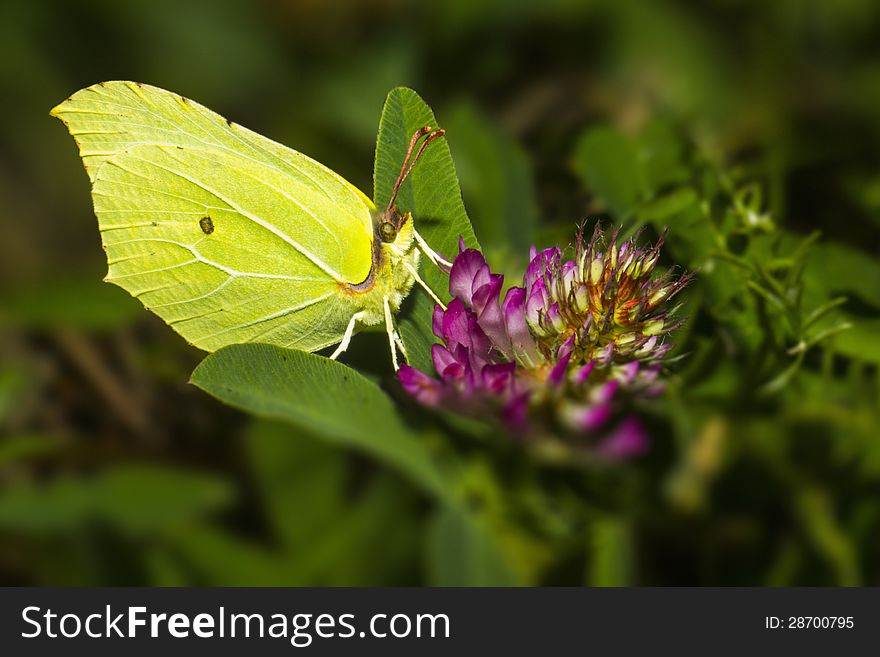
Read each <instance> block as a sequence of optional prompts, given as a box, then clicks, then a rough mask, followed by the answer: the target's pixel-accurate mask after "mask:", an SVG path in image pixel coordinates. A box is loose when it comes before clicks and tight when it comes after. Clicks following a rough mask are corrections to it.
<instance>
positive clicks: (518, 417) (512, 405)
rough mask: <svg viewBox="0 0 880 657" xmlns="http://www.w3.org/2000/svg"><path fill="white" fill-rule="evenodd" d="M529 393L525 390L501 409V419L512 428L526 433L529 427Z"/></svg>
mask: <svg viewBox="0 0 880 657" xmlns="http://www.w3.org/2000/svg"><path fill="white" fill-rule="evenodd" d="M528 417H529V393H527V392H524V393H522V394H519V395H517V396H516V397H514V398H513V399H511V400H510V401H509V402H507V404H506V405H505V406H504V409H503V410H502V411H501V419H502V420H503V421H504V424H506V425H507V426H508V427H510V429H512V430H513V431H515V432H517V433H524V432H525V430H526V428H527V427H528Z"/></svg>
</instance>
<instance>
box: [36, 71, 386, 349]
mask: <svg viewBox="0 0 880 657" xmlns="http://www.w3.org/2000/svg"><path fill="white" fill-rule="evenodd" d="M53 114H55V115H56V116H59V117H60V118H62V120H64V121H65V123H66V124H67V126H68V128H69V129H70V132H71V134H72V135H73V136H74V138H75V139H76V141H77V143H78V145H79V148H80V154H81V156H82V158H83V163H84V165H85V167H86V171H87V172H88V174H89V177H90V179H91V180H92V197H93V201H94V205H95V213H96V215H97V216H98V224H99V227H100V229H101V237H102V241H103V243H104V248H105V250H106V251H107V259H108V264H109V273H108V277H107V280H109V281H111V282H113V283H116V284H118V285H120V286H121V287H123V288H125V289H126V290H128V291H129V292H130V293H131V294H132V295H134V296H136V297H138V298H140V299H141V301H142V302H143V303H144V305H145V306H146V307H147V308H149V309H151V310H153V311H154V312H155V313H156V314H158V315H159V316H160V317H162V318H163V319H164V320H165V321H166V322H167V323H168V324H169V325H171V326H172V327H173V328H174V329H175V330H177V331H178V332H179V333H180V334H181V335H183V336H184V337H185V338H186V339H187V340H188V341H190V342H191V343H193V344H195V345H196V346H198V347H200V348H202V349H206V350H208V351H213V350H215V349H218V348H220V347H222V346H224V345H226V344H231V343H236V342H248V341H260V342H268V343H271V344H280V345H285V346H296V347H298V348H300V349H304V350H307V351H314V350H316V349H320V348H321V347H324V346H327V345H330V344H334V343H335V342H338V341H339V339H340V338H341V336H342V334H343V332H344V330H345V327H346V325H347V323H348V320H349V318H350V317H351V315H352V314H353V312H355V311H356V310H357V309H356V308H354V307H353V306H352V304H350V303H348V302H346V301H344V300H343V299H342V298H341V297H340V296H339V295H338V293H337V292H338V290H339V286H340V285H341V284H344V283H356V282H360V281H362V280H364V279H365V278H366V277H367V275H368V274H369V270H370V266H371V263H372V257H371V249H372V239H373V228H372V219H371V215H370V211H371V209H372V207H373V206H372V203H370V201H369V199H367V198H366V197H365V196H364V195H363V194H362V193H361V192H359V191H358V190H357V189H356V188H355V187H354V186H352V185H351V184H350V183H348V182H346V181H345V180H344V179H343V178H341V177H340V176H338V175H337V174H335V173H334V172H332V171H331V170H329V169H327V168H326V167H324V166H323V165H321V164H319V163H317V162H315V161H314V160H311V159H310V158H308V157H306V156H304V155H302V154H300V153H297V152H296V151H293V150H291V149H288V148H286V147H284V146H281V145H280V144H276V143H275V142H272V141H271V140H268V139H266V138H264V137H261V136H259V135H257V134H256V133H253V132H251V131H249V130H246V129H244V128H241V127H240V126H237V125H235V124H230V123H228V122H227V121H226V120H225V119H224V118H223V117H221V116H219V115H217V114H215V113H213V112H211V111H210V110H208V109H206V108H204V107H202V106H200V105H198V104H196V103H193V102H192V101H188V100H185V99H183V98H181V97H179V96H177V95H175V94H172V93H170V92H167V91H164V90H161V89H157V88H155V87H149V86H146V85H137V84H134V83H126V82H111V83H104V84H102V85H96V86H94V87H90V88H88V89H84V90H82V91H80V92H77V93H76V94H74V96H73V97H72V98H71V99H69V100H68V101H66V102H65V103H62V104H61V105H60V106H59V107H57V108H56V109H55V110H53Z"/></svg>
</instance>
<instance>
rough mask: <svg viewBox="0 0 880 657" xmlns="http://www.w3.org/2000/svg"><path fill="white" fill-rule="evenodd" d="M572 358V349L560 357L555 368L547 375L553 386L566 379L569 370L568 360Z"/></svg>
mask: <svg viewBox="0 0 880 657" xmlns="http://www.w3.org/2000/svg"><path fill="white" fill-rule="evenodd" d="M570 359H571V351H569V352H568V353H567V354H565V355H564V356H563V357H562V358H560V359H559V362H557V363H556V364H555V365H554V366H553V369H552V370H550V374H549V376H548V377H547V382H548V383H549V384H550V385H551V386H554V387H555V386H558V385H559V384H560V383H562V382H563V381H565V373H566V372H567V371H568V361H569V360H570Z"/></svg>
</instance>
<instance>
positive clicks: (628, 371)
mask: <svg viewBox="0 0 880 657" xmlns="http://www.w3.org/2000/svg"><path fill="white" fill-rule="evenodd" d="M622 369H623V382H624V383H625V384H626V385H629V384H631V383H632V382H633V381H635V378H636V375H637V374H638V373H639V361H637V360H634V361H631V362H629V363H627V364H626V365H624V366H623V368H622Z"/></svg>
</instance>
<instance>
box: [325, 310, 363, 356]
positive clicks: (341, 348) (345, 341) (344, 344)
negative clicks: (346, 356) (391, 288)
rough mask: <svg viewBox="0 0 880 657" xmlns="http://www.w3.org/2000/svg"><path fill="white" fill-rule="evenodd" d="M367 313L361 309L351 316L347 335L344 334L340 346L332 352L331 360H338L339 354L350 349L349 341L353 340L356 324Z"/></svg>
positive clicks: (346, 331)
mask: <svg viewBox="0 0 880 657" xmlns="http://www.w3.org/2000/svg"><path fill="white" fill-rule="evenodd" d="M365 314H366V313H365V312H363V311H361V312H359V313H355V314H354V315H352V316H351V320H350V321H349V322H348V326H347V327H346V329H345V335H343V336H342V341H341V342H340V343H339V346H338V347H336V351H334V352H333V353H332V354H331V356H330V360H336V359H337V358H339V354H341V353H342V352H343V351H345V350H346V349H348V343H349V342H351V336H352V335H353V334H354V325H355V324H356V323H357V321H358V320H359V319H361V318H362V317H363V316H364V315H365Z"/></svg>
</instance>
